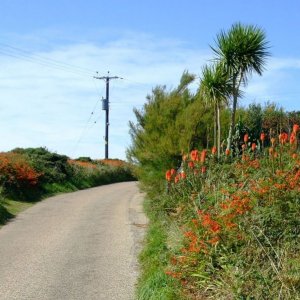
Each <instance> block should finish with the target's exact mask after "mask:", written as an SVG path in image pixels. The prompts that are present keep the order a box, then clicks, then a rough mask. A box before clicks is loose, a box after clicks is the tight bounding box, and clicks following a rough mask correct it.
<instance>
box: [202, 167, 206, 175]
mask: <svg viewBox="0 0 300 300" xmlns="http://www.w3.org/2000/svg"><path fill="white" fill-rule="evenodd" d="M205 172H206V167H205V166H203V167H202V168H201V173H202V174H204V173H205Z"/></svg>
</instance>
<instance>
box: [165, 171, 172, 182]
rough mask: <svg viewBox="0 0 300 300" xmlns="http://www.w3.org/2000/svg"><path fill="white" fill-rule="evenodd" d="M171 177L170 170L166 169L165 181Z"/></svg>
mask: <svg viewBox="0 0 300 300" xmlns="http://www.w3.org/2000/svg"><path fill="white" fill-rule="evenodd" d="M171 178H172V175H171V170H168V171H167V172H166V179H167V181H171Z"/></svg>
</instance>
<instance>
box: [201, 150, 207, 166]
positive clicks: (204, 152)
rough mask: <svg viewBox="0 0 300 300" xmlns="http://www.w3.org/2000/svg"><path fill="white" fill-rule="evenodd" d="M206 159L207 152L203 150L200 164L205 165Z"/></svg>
mask: <svg viewBox="0 0 300 300" xmlns="http://www.w3.org/2000/svg"><path fill="white" fill-rule="evenodd" d="M205 158H206V150H203V151H202V152H201V157H200V162H201V163H204V162H205Z"/></svg>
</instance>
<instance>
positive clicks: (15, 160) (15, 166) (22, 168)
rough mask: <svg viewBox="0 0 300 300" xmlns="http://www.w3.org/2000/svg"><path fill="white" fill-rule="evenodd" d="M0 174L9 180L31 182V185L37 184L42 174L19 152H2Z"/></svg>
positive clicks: (0, 155)
mask: <svg viewBox="0 0 300 300" xmlns="http://www.w3.org/2000/svg"><path fill="white" fill-rule="evenodd" d="M0 174H1V175H2V177H3V179H4V180H6V181H7V182H10V183H14V184H16V183H22V184H29V185H31V186H34V185H36V184H37V183H38V179H39V177H40V176H41V175H42V174H40V173H38V172H36V170H35V169H34V168H33V167H32V166H30V164H29V163H28V162H27V161H26V159H25V158H24V157H23V156H22V155H21V154H18V153H0ZM0 179H1V178H0ZM0 183H1V182H0Z"/></svg>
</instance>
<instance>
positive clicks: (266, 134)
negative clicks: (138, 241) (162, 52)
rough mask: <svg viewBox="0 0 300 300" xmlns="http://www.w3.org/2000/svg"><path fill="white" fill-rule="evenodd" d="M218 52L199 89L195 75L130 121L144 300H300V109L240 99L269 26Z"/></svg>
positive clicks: (160, 91)
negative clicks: (141, 217)
mask: <svg viewBox="0 0 300 300" xmlns="http://www.w3.org/2000/svg"><path fill="white" fill-rule="evenodd" d="M212 49H213V52H214V54H215V57H213V61H215V64H213V65H207V66H204V67H203V72H202V77H201V79H200V85H199V89H198V90H197V91H196V92H195V93H192V92H191V91H190V89H189V84H190V83H191V82H193V81H195V78H196V77H195V76H194V75H192V74H189V73H188V72H187V71H185V72H184V73H183V75H182V78H181V81H180V83H179V85H178V87H177V88H174V89H172V90H167V88H166V87H164V86H159V87H156V88H154V89H153V91H152V94H150V95H149V96H148V97H147V102H146V103H145V104H144V106H143V108H142V109H141V110H135V111H134V112H135V115H136V122H135V123H134V122H130V128H131V137H132V145H131V147H130V148H129V149H128V152H127V154H128V159H129V160H130V161H131V162H133V163H134V164H135V173H136V174H137V176H138V178H139V180H140V181H141V186H142V188H143V189H144V190H145V191H146V192H147V195H148V197H147V200H146V201H145V211H146V213H147V215H148V216H149V219H150V224H149V229H148V232H147V235H146V238H145V247H144V250H143V251H142V253H141V255H140V262H141V267H142V274H141V276H140V280H139V284H138V289H137V299H139V300H146V299H147V300H149V299H150V300H154V299H164V300H165V299H166V300H168V299H170V300H171V299H300V255H299V253H300V251H299V250H300V249H299V244H300V243H299V235H300V221H299V208H300V206H299V204H300V198H299V195H300V193H299V192H300V156H299V137H300V136H299V124H300V111H290V112H288V111H285V110H284V109H283V108H281V107H278V106H277V105H276V104H274V103H272V102H268V103H265V104H264V105H262V104H257V103H252V104H250V105H249V106H248V107H243V106H241V104H239V103H238V102H239V101H240V99H241V98H242V96H243V95H244V92H243V90H242V88H243V87H245V86H246V84H247V82H248V80H249V78H250V75H251V74H252V73H258V74H259V75H262V73H263V70H264V65H265V62H266V59H267V57H268V56H269V53H268V52H267V49H268V43H267V42H266V38H265V35H264V32H263V31H262V30H260V29H259V28H257V27H255V26H245V25H242V24H239V23H238V24H235V25H233V26H232V27H231V28H230V29H229V30H228V32H225V31H222V32H221V33H220V34H219V35H218V36H217V39H216V45H215V46H214V47H212ZM238 100H239V101H238Z"/></svg>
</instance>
